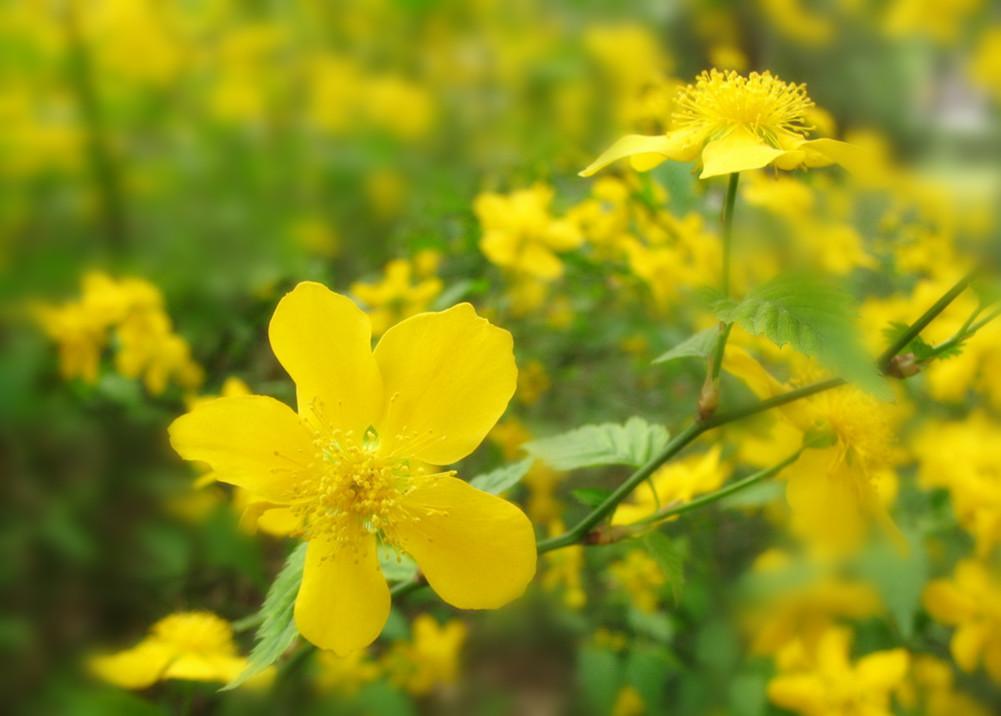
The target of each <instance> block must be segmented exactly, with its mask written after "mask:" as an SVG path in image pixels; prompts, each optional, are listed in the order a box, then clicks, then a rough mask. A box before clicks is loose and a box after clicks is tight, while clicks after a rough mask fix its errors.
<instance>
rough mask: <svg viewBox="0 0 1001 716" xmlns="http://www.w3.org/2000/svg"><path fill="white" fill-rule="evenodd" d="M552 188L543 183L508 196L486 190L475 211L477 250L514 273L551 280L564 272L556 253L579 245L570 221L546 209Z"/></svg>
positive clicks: (477, 201) (476, 204) (476, 203)
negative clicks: (479, 228)
mask: <svg viewBox="0 0 1001 716" xmlns="http://www.w3.org/2000/svg"><path fill="white" fill-rule="evenodd" d="M552 200H553V190H552V189H550V188H549V187H547V186H544V185H542V184H536V185H535V186H533V187H531V188H530V189H520V190H518V191H515V192H512V193H511V194H508V195H503V194H495V193H485V194H480V195H479V196H478V197H476V201H475V203H474V206H473V208H474V210H475V212H476V216H477V218H478V219H479V220H480V225H481V226H482V227H483V238H482V239H481V240H480V249H481V250H482V251H483V253H484V254H485V255H486V257H487V258H488V259H489V260H490V261H491V262H492V263H494V264H497V265H498V266H500V267H502V268H506V269H510V270H511V271H513V272H515V273H516V274H527V275H528V276H533V277H535V278H538V279H543V280H552V279H556V278H559V277H560V276H561V275H562V274H563V263H562V262H561V261H560V259H559V258H558V257H557V256H556V252H559V251H568V250H570V249H574V248H576V247H578V246H580V244H581V241H582V237H581V235H580V231H579V230H578V229H577V227H576V226H575V225H574V223H573V222H571V221H569V220H567V219H557V218H555V217H553V216H552V215H551V214H550V212H549V205H550V204H551V203H552Z"/></svg>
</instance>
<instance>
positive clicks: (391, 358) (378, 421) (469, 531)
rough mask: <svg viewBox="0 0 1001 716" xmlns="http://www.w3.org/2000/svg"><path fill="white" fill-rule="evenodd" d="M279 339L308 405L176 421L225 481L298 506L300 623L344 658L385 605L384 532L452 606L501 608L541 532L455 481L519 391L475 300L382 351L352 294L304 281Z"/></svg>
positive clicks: (286, 308)
mask: <svg viewBox="0 0 1001 716" xmlns="http://www.w3.org/2000/svg"><path fill="white" fill-rule="evenodd" d="M269 336H270V339H271V347H272V349H273V350H274V352H275V354H276V355H277V357H278V359H279V362H280V363H282V365H283V366H284V367H285V368H286V370H288V372H289V373H290V375H291V376H292V377H293V379H294V381H295V383H296V389H297V398H298V404H299V413H298V415H297V414H296V413H295V412H293V411H292V409H291V408H289V407H288V406H286V405H284V404H283V403H280V402H278V401H276V400H274V399H273V398H268V397H265V396H257V395H252V396H245V397H233V398H218V399H217V400H213V401H210V402H207V403H203V404H200V405H197V406H195V408H194V409H192V410H191V411H190V412H189V413H187V414H186V415H183V416H181V417H179V418H178V419H177V420H175V421H174V423H173V424H172V425H171V426H170V437H171V444H172V445H173V446H174V449H175V450H177V452H178V453H179V454H180V455H181V456H182V457H184V458H185V459H188V460H194V461H198V462H204V463H207V464H208V465H209V466H210V467H211V468H212V469H213V470H215V473H216V479H217V480H219V481H224V482H228V483H231V484H234V485H237V486H239V487H243V488H245V489H247V490H249V491H250V492H251V493H253V494H255V495H259V496H260V497H262V498H263V499H266V500H269V501H270V502H271V503H273V504H274V505H276V506H288V507H289V509H290V510H291V511H292V512H293V514H295V516H296V517H297V518H298V520H299V524H300V525H301V534H302V536H303V538H304V539H305V540H306V541H307V543H308V549H307V551H306V561H305V568H304V571H303V579H302V585H301V586H300V588H299V593H298V596H297V598H296V604H295V621H296V626H297V627H298V629H299V632H300V633H301V634H302V635H303V636H304V637H306V638H307V639H308V640H309V641H311V642H313V643H314V644H316V645H317V646H320V647H321V648H328V649H331V650H333V651H335V652H337V653H338V654H346V653H349V652H351V651H355V650H357V649H361V648H363V647H365V646H367V645H368V644H370V643H371V642H372V641H373V640H375V638H376V637H377V636H378V635H379V633H380V631H381V630H382V627H383V625H384V624H385V622H386V619H387V618H388V616H389V608H390V595H389V588H388V586H387V584H386V580H385V577H384V576H383V574H382V572H381V571H380V569H379V562H378V558H377V554H376V546H377V536H378V537H379V538H381V539H382V540H383V541H384V542H386V543H388V544H390V545H392V546H394V547H398V548H400V549H401V550H402V551H405V552H407V553H408V554H410V555H411V556H412V557H413V558H414V559H415V560H416V561H417V563H418V564H419V565H420V567H421V570H422V571H423V573H424V575H425V576H426V577H427V580H428V582H429V584H430V585H431V587H432V588H433V589H434V590H435V591H436V592H437V593H438V594H439V595H440V596H441V597H442V599H444V600H445V601H447V602H448V603H450V604H453V605H455V606H458V607H460V608H466V609H473V608H478V609H486V608H496V607H499V606H502V605H503V604H506V603H508V602H509V601H511V600H512V599H514V598H516V597H518V596H519V595H520V594H521V593H522V592H523V591H524V589H525V587H526V586H527V584H528V582H529V580H530V579H531V578H532V576H533V574H534V573H535V561H536V547H535V534H534V530H533V529H532V525H531V523H530V522H529V521H528V519H527V518H526V517H525V514H524V513H523V512H522V511H521V510H519V509H518V508H517V507H515V506H514V505H513V504H511V503H509V502H507V501H505V500H503V499H501V498H498V497H495V496H493V495H490V494H488V493H486V492H482V491H480V490H476V489H475V488H473V487H471V486H470V485H469V484H468V483H466V482H463V481H462V480H459V479H456V477H455V476H454V473H453V472H452V471H441V470H439V469H438V468H436V467H433V466H437V465H448V464H451V463H454V462H457V461H458V460H460V459H462V458H463V457H465V456H466V455H468V454H469V453H470V452H472V451H473V450H474V449H475V448H476V446H477V445H479V444H480V442H481V441H482V440H483V438H485V437H486V435H487V433H488V432H489V431H490V429H491V428H492V427H493V426H494V424H495V423H496V422H497V419H498V418H499V417H500V415H501V414H502V413H503V411H504V409H505V407H506V406H507V403H508V402H509V401H510V399H511V397H512V395H513V394H514V389H515V383H516V380H517V368H516V366H515V363H514V354H513V345H512V339H511V336H510V334H509V333H508V332H507V331H504V330H501V329H499V328H497V327H496V326H493V325H491V324H490V323H489V322H488V321H486V320H485V319H482V318H480V317H478V316H477V315H476V312H475V311H474V310H473V307H472V306H470V305H469V304H461V305H458V306H455V307H454V308H451V309H449V310H447V311H442V312H439V313H424V314H419V315H417V316H413V317H411V318H409V319H406V320H404V321H403V322H401V323H398V324H397V325H395V326H393V328H391V329H390V330H389V331H387V332H386V334H385V335H384V336H383V337H382V339H381V340H380V341H379V344H378V346H377V347H376V348H375V350H374V351H373V350H372V347H371V326H370V322H369V319H368V316H367V315H366V314H365V313H364V312H363V311H361V310H360V309H359V308H358V307H357V306H356V305H355V304H354V303H353V302H351V300H350V299H348V298H346V297H344V296H341V295H338V294H335V293H333V292H332V291H330V290H329V289H327V288H326V287H324V286H322V285H320V284H317V283H309V282H306V283H300V284H299V285H298V286H297V287H296V288H295V289H294V290H293V291H292V292H290V293H289V294H287V295H286V296H285V297H284V298H283V299H282V300H281V301H280V302H279V304H278V307H277V308H276V310H275V314H274V316H273V317H272V319H271V324H270V328H269Z"/></svg>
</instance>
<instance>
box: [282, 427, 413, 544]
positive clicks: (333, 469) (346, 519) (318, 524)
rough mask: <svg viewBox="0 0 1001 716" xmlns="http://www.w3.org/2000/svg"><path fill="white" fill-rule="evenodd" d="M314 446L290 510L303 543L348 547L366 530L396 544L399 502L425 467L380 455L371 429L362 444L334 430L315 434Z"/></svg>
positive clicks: (401, 513)
mask: <svg viewBox="0 0 1001 716" xmlns="http://www.w3.org/2000/svg"><path fill="white" fill-rule="evenodd" d="M313 443H314V445H315V447H316V459H315V461H314V463H313V464H312V465H310V469H309V470H308V476H307V477H306V479H305V480H303V482H302V484H301V486H300V488H299V494H298V495H297V496H296V498H295V500H294V502H293V504H292V506H291V509H292V512H293V513H295V514H296V516H298V517H299V519H300V521H301V523H302V525H303V534H304V537H305V539H307V540H309V539H315V538H324V539H332V540H334V541H336V542H339V543H350V542H353V541H355V540H356V539H357V538H358V537H359V536H360V535H361V534H364V533H365V532H368V533H376V532H378V533H380V534H381V535H382V536H383V537H384V538H385V539H386V541H388V542H394V540H393V532H394V530H395V527H396V525H397V524H398V523H399V521H400V519H401V518H402V517H403V516H404V513H405V509H404V507H403V505H402V503H401V498H402V497H403V496H404V495H405V494H406V493H407V491H408V490H409V489H410V485H411V480H412V477H413V476H414V475H417V474H423V472H424V471H423V468H422V467H421V466H414V465H412V463H411V461H410V460H408V459H401V458H398V457H393V456H384V455H380V454H379V452H378V444H379V443H378V436H377V435H376V433H375V431H374V430H373V429H372V428H369V430H368V431H367V432H366V433H365V436H364V437H363V438H362V439H361V440H359V439H358V437H357V436H356V435H355V434H354V433H353V432H352V431H340V430H334V431H331V432H329V433H323V434H318V435H317V436H316V437H315V438H314V441H313Z"/></svg>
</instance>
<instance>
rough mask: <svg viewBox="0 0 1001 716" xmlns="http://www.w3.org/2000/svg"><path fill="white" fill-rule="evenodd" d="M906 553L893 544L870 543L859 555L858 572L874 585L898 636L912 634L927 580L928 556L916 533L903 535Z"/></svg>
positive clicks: (906, 636)
mask: <svg viewBox="0 0 1001 716" xmlns="http://www.w3.org/2000/svg"><path fill="white" fill-rule="evenodd" d="M905 538H906V540H907V549H906V552H904V551H903V549H902V548H901V547H900V546H899V545H896V544H893V543H890V542H887V541H883V542H878V543H876V544H874V545H873V546H872V547H870V548H869V549H868V550H866V552H864V553H863V555H862V556H861V558H860V559H861V564H860V567H861V571H862V574H863V576H865V578H866V579H867V581H870V582H872V583H873V584H874V585H875V586H876V590H877V591H878V592H879V594H880V596H881V597H882V599H883V602H884V603H885V604H886V607H887V609H888V610H889V612H890V614H891V615H893V619H894V621H895V622H896V623H897V628H898V629H900V633H901V635H903V637H904V638H905V639H906V638H910V636H911V634H913V633H914V616H915V614H917V611H918V608H919V607H920V606H921V593H922V591H923V590H924V586H925V583H926V582H927V581H928V557H927V555H926V554H925V551H924V546H923V544H922V541H921V538H920V536H919V535H917V534H916V533H907V534H905Z"/></svg>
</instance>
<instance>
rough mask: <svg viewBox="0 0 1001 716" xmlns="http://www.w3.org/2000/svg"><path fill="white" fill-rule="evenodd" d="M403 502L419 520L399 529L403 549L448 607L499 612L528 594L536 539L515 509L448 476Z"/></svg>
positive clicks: (521, 514) (426, 486)
mask: <svg viewBox="0 0 1001 716" xmlns="http://www.w3.org/2000/svg"><path fill="white" fill-rule="evenodd" d="M404 501H405V506H406V508H407V509H408V511H409V512H410V513H411V514H414V515H417V517H416V518H415V519H413V520H411V521H408V522H406V523H403V524H401V525H400V526H399V527H398V533H397V534H398V538H399V540H400V547H402V548H403V549H404V550H406V551H407V552H408V553H409V554H410V555H411V556H412V557H413V558H414V559H415V560H417V564H418V565H420V568H421V570H422V571H423V573H424V575H425V576H426V577H427V580H428V583H429V584H430V585H431V588H432V589H434V591H435V592H437V593H438V596H440V597H441V598H442V599H444V600H445V601H446V602H448V603H449V604H451V605H452V606H455V607H458V608H460V609H496V608H497V607H501V606H503V605H504V604H507V603H508V602H510V601H511V600H513V599H516V598H517V597H519V596H521V594H522V593H523V592H524V591H525V587H526V586H528V583H529V582H530V581H531V579H532V577H533V576H534V575H535V561H536V548H535V533H534V531H533V529H532V524H531V522H529V521H528V518H527V517H526V516H525V513H524V512H522V511H521V510H520V509H518V507H516V506H515V505H514V504H512V503H510V502H508V501H507V500H504V499H502V498H500V497H496V496H495V495H491V494H489V493H486V492H483V491H481V490H477V489H476V488H475V487H473V486H472V485H470V484H468V483H466V482H463V481H462V480H459V479H457V478H454V477H444V476H438V477H434V478H430V479H428V480H427V482H426V483H425V484H423V485H420V486H419V487H417V488H416V489H414V490H412V491H411V492H409V493H407V495H406V496H405V497H404Z"/></svg>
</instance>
